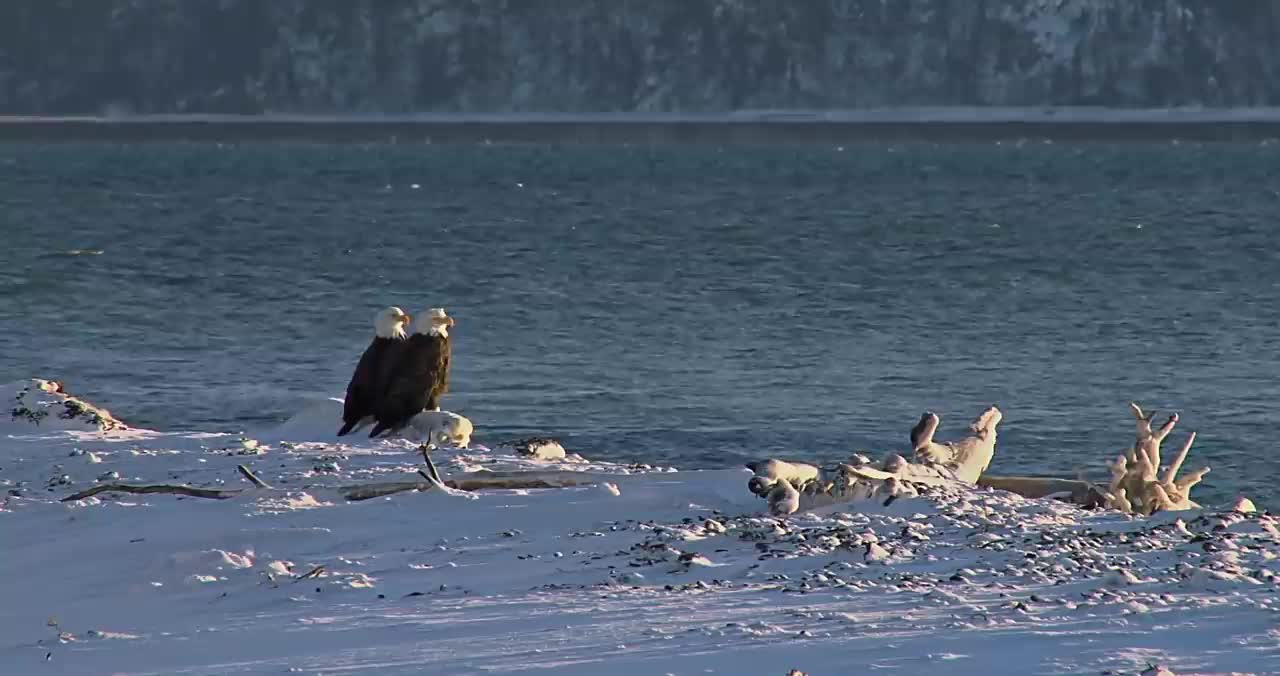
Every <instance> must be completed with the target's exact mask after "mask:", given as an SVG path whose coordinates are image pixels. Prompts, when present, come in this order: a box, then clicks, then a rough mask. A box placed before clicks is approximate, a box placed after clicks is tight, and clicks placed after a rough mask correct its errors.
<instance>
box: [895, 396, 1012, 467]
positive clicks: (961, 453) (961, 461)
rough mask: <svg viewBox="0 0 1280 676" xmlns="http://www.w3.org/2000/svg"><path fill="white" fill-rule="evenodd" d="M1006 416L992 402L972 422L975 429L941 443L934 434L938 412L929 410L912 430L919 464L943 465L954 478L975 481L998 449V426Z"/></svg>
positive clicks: (912, 446) (912, 440)
mask: <svg viewBox="0 0 1280 676" xmlns="http://www.w3.org/2000/svg"><path fill="white" fill-rule="evenodd" d="M1003 419H1004V414H1002V413H1001V412H1000V409H998V408H996V407H995V406H992V407H990V408H988V409H987V410H985V411H983V412H982V415H979V416H978V419H977V420H974V421H973V423H971V424H970V425H969V431H970V432H971V433H972V434H970V436H967V437H965V438H963V439H960V440H959V441H952V442H946V443H938V442H936V441H934V440H933V435H934V434H935V433H936V432H937V430H938V423H939V419H938V415H937V414H936V413H933V412H931V411H926V412H925V413H924V415H922V416H921V417H920V422H918V423H916V426H915V427H914V428H913V429H912V430H911V450H912V452H913V454H914V456H915V461H916V463H917V464H921V465H926V466H930V467H941V468H945V469H946V470H947V471H949V472H950V473H951V475H952V477H953V478H954V479H956V480H957V481H962V482H964V483H969V484H971V483H974V482H976V481H977V480H978V477H980V476H982V473H983V472H985V471H986V470H987V467H988V466H989V465H990V464H991V458H992V457H993V456H994V455H995V452H996V427H997V426H998V425H999V424H1000V421H1001V420H1003Z"/></svg>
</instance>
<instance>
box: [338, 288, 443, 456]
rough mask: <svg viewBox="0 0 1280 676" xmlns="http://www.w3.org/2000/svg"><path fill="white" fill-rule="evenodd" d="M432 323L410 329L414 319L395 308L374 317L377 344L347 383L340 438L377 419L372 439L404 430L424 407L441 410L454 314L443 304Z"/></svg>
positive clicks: (429, 320)
mask: <svg viewBox="0 0 1280 676" xmlns="http://www.w3.org/2000/svg"><path fill="white" fill-rule="evenodd" d="M427 315H428V316H427V319H426V321H421V322H420V323H418V324H417V325H415V327H414V331H413V335H407V334H406V332H405V328H406V327H407V326H408V325H409V323H410V322H412V321H413V318H412V317H410V316H409V315H407V314H405V313H404V311H403V310H401V309H400V308H398V307H389V308H387V309H385V310H383V311H382V312H379V313H378V316H377V317H376V318H375V319H374V325H373V326H374V337H373V342H372V343H370V344H369V347H368V348H366V349H365V351H364V354H363V355H361V356H360V361H359V363H357V364H356V370H355V373H354V374H352V376H351V382H350V383H349V384H348V385H347V398H346V402H345V403H344V404H343V407H342V423H343V424H342V429H340V430H338V436H343V435H346V434H348V433H349V432H351V431H352V430H355V429H358V428H361V427H364V426H365V425H367V424H369V423H370V422H372V423H374V425H373V431H371V432H370V433H369V438H371V439H372V438H374V437H377V436H380V435H383V434H393V433H395V432H398V431H400V430H401V429H404V427H405V426H406V425H408V424H409V421H411V420H413V417H414V416H416V415H418V414H419V413H421V412H423V411H424V410H438V409H439V408H440V395H442V394H444V393H445V392H447V391H448V390H449V354H450V346H449V328H450V327H452V326H453V317H450V316H448V315H447V314H445V311H444V310H442V309H440V308H433V309H432V310H430V311H429V312H428V313H427Z"/></svg>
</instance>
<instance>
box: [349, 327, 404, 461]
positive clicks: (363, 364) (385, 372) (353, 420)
mask: <svg viewBox="0 0 1280 676" xmlns="http://www.w3.org/2000/svg"><path fill="white" fill-rule="evenodd" d="M410 321H412V318H411V317H410V316H409V315H407V314H405V313H404V310H401V309H400V308H398V307H389V308H387V309H385V310H383V311H381V312H379V313H378V315H377V316H376V317H374V319H373V332H374V333H373V342H371V343H369V347H367V348H365V350H364V354H362V355H360V361H359V362H358V363H356V370H355V373H353V374H351V382H349V383H347V397H346V400H345V401H344V402H343V404H342V429H340V430H338V436H343V435H345V434H347V433H348V432H351V431H352V430H353V429H356V428H357V427H364V426H365V425H367V424H368V423H369V422H370V421H369V416H372V415H373V412H374V407H375V406H377V403H378V399H380V398H381V396H382V393H383V392H384V391H386V387H387V382H388V379H389V378H390V376H391V369H392V368H394V367H395V364H396V361H397V357H398V356H399V351H400V350H401V348H403V346H404V345H405V343H406V340H405V332H404V329H405V326H407V325H408V324H409V322H410Z"/></svg>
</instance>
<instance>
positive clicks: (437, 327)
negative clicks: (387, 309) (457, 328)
mask: <svg viewBox="0 0 1280 676" xmlns="http://www.w3.org/2000/svg"><path fill="white" fill-rule="evenodd" d="M451 326H453V317H450V316H449V315H447V314H445V311H444V308H438V307H433V308H431V309H430V310H428V311H427V321H425V322H422V323H419V324H418V325H417V326H415V327H414V329H413V330H414V332H415V333H425V334H427V335H431V336H440V337H441V338H448V337H449V327H451Z"/></svg>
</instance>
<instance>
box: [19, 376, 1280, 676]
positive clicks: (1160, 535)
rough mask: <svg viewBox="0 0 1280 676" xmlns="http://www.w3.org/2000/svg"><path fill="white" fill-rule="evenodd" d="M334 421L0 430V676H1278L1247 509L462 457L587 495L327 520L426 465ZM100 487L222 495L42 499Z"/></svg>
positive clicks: (529, 496) (1271, 596) (1267, 534)
mask: <svg viewBox="0 0 1280 676" xmlns="http://www.w3.org/2000/svg"><path fill="white" fill-rule="evenodd" d="M57 394H59V395H60V393H57ZM51 396H54V395H51ZM56 410H66V409H61V408H60V409H56ZM337 410H338V409H337V403H336V402H334V401H332V400H321V401H317V402H315V403H314V405H312V406H310V407H309V408H308V409H306V410H305V411H303V412H301V413H300V414H299V415H298V416H296V417H295V418H294V419H292V420H291V421H289V422H288V423H285V424H284V425H280V426H277V427H275V428H272V429H267V430H255V431H253V432H252V433H251V434H250V435H249V437H251V439H242V438H241V436H240V435H238V434H208V433H181V432H172V433H162V432H154V431H148V430H139V429H133V428H129V427H127V426H123V427H113V428H112V429H106V430H104V429H103V427H104V425H103V424H102V423H101V418H102V415H101V414H96V415H98V418H93V417H92V416H93V415H95V413H94V412H92V411H89V412H86V411H80V412H78V413H76V414H75V415H69V416H66V417H57V416H54V417H52V418H50V417H48V416H46V417H44V418H43V419H42V420H41V421H40V423H39V424H36V423H35V421H32V420H29V419H27V418H21V419H14V418H12V417H11V416H5V417H3V418H0V490H3V491H4V492H3V494H0V542H3V543H4V551H5V554H4V556H3V557H0V580H3V583H0V584H3V586H2V587H0V598H3V599H4V602H5V603H4V605H5V612H4V613H0V635H3V636H4V637H5V641H4V643H3V645H0V672H2V673H17V674H26V673H50V674H98V673H102V674H209V673H218V674H249V673H252V674H258V673H289V672H293V673H325V674H330V673H335V674H336V673H371V674H373V673H376V674H402V673H403V674H472V673H514V672H524V671H541V672H543V673H569V674H599V673H613V674H655V673H656V674H663V673H672V674H694V673H698V674H701V673H722V674H756V673H760V674H779V675H781V674H786V673H787V672H788V670H790V669H798V670H800V671H802V672H805V673H809V674H831V673H850V672H853V671H857V672H862V671H864V670H869V671H886V672H890V673H913V674H914V673H932V672H933V671H934V670H938V671H940V672H942V673H957V674H968V673H973V674H978V673H1009V674H1033V673H1046V674H1047V673H1053V674H1066V673H1093V674H1096V673H1100V672H1103V671H1107V670H1109V671H1111V672H1112V673H1139V672H1141V671H1143V670H1144V669H1147V668H1148V666H1149V665H1151V664H1159V665H1163V666H1164V667H1167V668H1169V669H1171V670H1172V671H1173V672H1174V673H1178V674H1186V673H1223V672H1237V673H1274V672H1276V671H1278V670H1280V624H1278V621H1280V612H1278V611H1280V600H1278V599H1277V595H1276V593H1275V592H1276V584H1277V581H1278V576H1280V530H1278V526H1280V521H1278V520H1277V519H1275V518H1273V517H1271V516H1270V515H1268V514H1259V513H1252V514H1245V513H1237V512H1233V511H1230V510H1219V509H1205V510H1192V511H1186V512H1178V513H1164V514H1158V515H1156V516H1154V517H1150V518H1136V517H1132V516H1129V515H1125V514H1121V513H1119V512H1114V511H1085V510H1082V509H1080V508H1078V507H1076V506H1073V505H1070V504H1067V503H1064V502H1058V501H1054V500H1048V499H1037V500H1032V499H1026V498H1022V497H1019V496H1016V495H1013V494H1011V493H1006V492H1003V491H996V490H991V489H985V488H976V489H960V488H957V487H954V486H941V487H937V488H934V489H932V490H927V491H925V492H924V493H922V495H920V496H918V497H904V498H902V499H897V500H893V501H889V504H888V505H885V504H883V503H881V502H880V501H867V502H858V503H852V504H842V505H831V506H827V507H822V508H818V509H813V510H808V511H802V512H798V513H796V514H793V515H791V516H789V517H784V518H778V517H774V516H771V515H769V513H768V510H767V507H766V504H765V502H764V501H762V500H760V499H759V498H757V497H756V496H754V495H752V494H751V493H750V492H749V491H748V490H747V488H746V484H747V480H748V478H750V477H751V472H749V471H748V470H746V469H725V470H716V471H696V472H688V471H676V470H673V469H670V468H653V467H643V466H622V465H616V464H611V463H603V462H593V461H590V460H588V459H583V458H579V457H577V456H574V455H573V454H572V453H571V454H570V455H569V456H568V457H566V458H564V459H551V460H538V459H533V458H529V457H526V456H523V455H520V454H518V453H515V452H510V451H507V450H504V449H501V448H497V449H494V450H489V449H485V448H483V447H474V448H472V449H441V450H438V451H437V452H436V453H435V454H434V458H435V462H436V464H437V465H438V466H439V469H440V471H441V473H442V474H444V475H446V476H458V475H461V474H463V473H467V472H476V471H482V470H485V469H490V470H500V471H522V470H540V471H556V472H580V473H583V474H584V476H588V475H589V476H591V477H593V480H592V481H591V482H589V483H587V484H586V485H580V486H570V487H566V488H556V489H517V490H485V491H477V492H475V493H472V494H469V495H453V494H446V493H444V492H441V491H437V490H429V491H426V492H407V493H400V494H396V495H392V496H387V497H382V498H375V499H370V500H362V501H347V500H344V499H343V497H342V496H343V494H342V491H341V487H343V486H347V485H351V484H367V483H370V482H380V481H396V480H405V479H410V480H411V479H412V477H414V476H415V475H416V472H417V470H418V469H420V468H421V467H422V464H421V456H420V455H419V454H418V451H417V448H416V446H415V445H414V444H413V443H411V442H409V441H405V440H391V441H378V442H372V443H370V442H367V441H365V440H361V441H359V442H356V443H354V444H351V445H346V444H338V443H336V440H332V439H329V436H328V435H331V434H332V431H333V429H336V424H335V421H336V419H337V418H336V414H337ZM108 415H109V414H108ZM86 416H88V417H86ZM112 419H114V418H112ZM126 419H127V418H126ZM570 450H572V449H570ZM998 453H999V451H998V450H997V459H998V457H999V456H998ZM997 462H998V460H997ZM238 465H245V466H246V467H247V468H249V469H251V470H252V472H253V473H254V474H255V475H256V476H258V477H261V479H262V480H263V481H264V482H265V483H266V484H268V485H269V486H270V487H271V488H270V489H261V488H255V487H254V486H252V485H251V484H250V483H249V482H248V481H246V480H245V479H243V478H242V477H241V476H240V474H239V473H238V472H237V470H236V467H237V466H238ZM599 475H607V480H595V479H596V478H598V477H599ZM102 482H120V483H181V484H187V485H191V486H199V487H206V488H221V489H243V490H242V491H241V492H240V493H238V494H236V495H234V496H233V497H230V498H229V499H225V500H206V499H196V498H185V497H176V496H173V495H163V494H161V495H119V494H103V495H100V496H96V497H91V498H87V499H85V500H80V501H74V502H66V503H63V502H59V501H60V500H61V499H62V498H64V497H66V496H67V495H69V494H71V493H74V492H76V491H79V490H82V489H84V488H87V487H90V486H93V485H95V484H98V483H102ZM1151 673H1154V672H1151Z"/></svg>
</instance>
